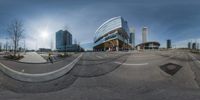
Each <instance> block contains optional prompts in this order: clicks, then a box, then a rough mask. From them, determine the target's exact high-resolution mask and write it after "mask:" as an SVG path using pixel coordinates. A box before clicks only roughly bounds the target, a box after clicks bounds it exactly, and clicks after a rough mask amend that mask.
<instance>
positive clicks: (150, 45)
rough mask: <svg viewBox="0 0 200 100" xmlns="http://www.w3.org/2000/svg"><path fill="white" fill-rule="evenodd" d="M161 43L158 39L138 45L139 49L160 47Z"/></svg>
mask: <svg viewBox="0 0 200 100" xmlns="http://www.w3.org/2000/svg"><path fill="white" fill-rule="evenodd" d="M159 47H160V43H159V42H156V41H151V42H145V43H141V44H138V45H137V46H136V48H137V50H146V49H159Z"/></svg>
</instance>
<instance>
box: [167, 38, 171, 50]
mask: <svg viewBox="0 0 200 100" xmlns="http://www.w3.org/2000/svg"><path fill="white" fill-rule="evenodd" d="M170 48H172V44H171V40H167V49H170Z"/></svg>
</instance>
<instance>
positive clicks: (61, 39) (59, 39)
mask: <svg viewBox="0 0 200 100" xmlns="http://www.w3.org/2000/svg"><path fill="white" fill-rule="evenodd" d="M71 45H72V35H71V33H70V32H68V31H67V30H65V31H63V30H60V31H58V32H56V49H57V50H58V51H68V47H69V46H71Z"/></svg>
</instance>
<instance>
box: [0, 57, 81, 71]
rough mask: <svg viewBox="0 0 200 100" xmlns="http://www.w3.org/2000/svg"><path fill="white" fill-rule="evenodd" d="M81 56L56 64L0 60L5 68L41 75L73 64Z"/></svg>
mask: <svg viewBox="0 0 200 100" xmlns="http://www.w3.org/2000/svg"><path fill="white" fill-rule="evenodd" d="M79 55H80V54H74V55H72V56H70V57H67V58H65V59H64V60H62V61H58V62H55V63H53V64H52V63H46V64H27V63H19V62H14V61H10V60H0V63H2V64H4V65H5V66H7V67H9V68H11V69H13V70H16V71H19V72H23V73H29V74H40V73H46V72H51V71H54V70H57V69H59V68H62V67H64V66H66V65H68V64H69V63H71V62H72V61H73V60H74V59H76V58H77V57H78V56H79Z"/></svg>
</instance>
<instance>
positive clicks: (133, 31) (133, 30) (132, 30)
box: [129, 28, 135, 48]
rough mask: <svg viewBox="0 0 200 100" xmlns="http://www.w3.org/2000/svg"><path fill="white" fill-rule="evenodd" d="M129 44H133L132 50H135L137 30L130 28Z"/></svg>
mask: <svg viewBox="0 0 200 100" xmlns="http://www.w3.org/2000/svg"><path fill="white" fill-rule="evenodd" d="M129 43H130V44H131V46H132V48H135V29H134V28H130V39H129Z"/></svg>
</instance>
